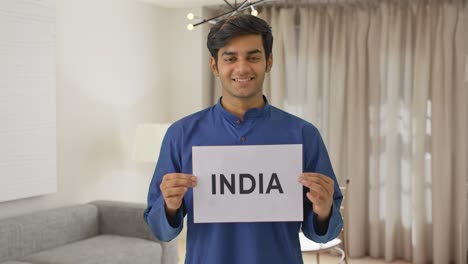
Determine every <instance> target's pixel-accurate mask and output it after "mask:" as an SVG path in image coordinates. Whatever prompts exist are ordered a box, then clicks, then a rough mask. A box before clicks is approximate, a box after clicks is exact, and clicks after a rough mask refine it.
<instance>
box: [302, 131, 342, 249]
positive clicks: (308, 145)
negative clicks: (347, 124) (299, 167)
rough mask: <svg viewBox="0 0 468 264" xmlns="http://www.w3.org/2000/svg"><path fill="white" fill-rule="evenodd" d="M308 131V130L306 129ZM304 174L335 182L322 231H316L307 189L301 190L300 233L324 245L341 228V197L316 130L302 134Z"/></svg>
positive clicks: (325, 151) (334, 236)
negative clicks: (323, 177)
mask: <svg viewBox="0 0 468 264" xmlns="http://www.w3.org/2000/svg"><path fill="white" fill-rule="evenodd" d="M307 130H308V129H307ZM303 136H304V172H316V173H320V174H323V175H325V176H328V177H330V178H332V179H333V181H334V182H335V191H334V193H333V205H332V208H331V212H330V217H329V219H328V225H325V228H323V229H324V230H316V227H317V225H316V219H315V214H314V212H313V210H312V203H311V202H310V201H309V199H308V198H307V196H306V193H307V192H308V190H307V188H306V187H304V188H303V195H304V197H303V201H304V222H303V223H302V232H303V233H304V235H305V236H306V237H307V238H309V239H311V240H313V241H315V242H318V243H326V242H328V241H330V240H333V239H334V238H336V237H337V236H338V235H339V234H340V232H341V229H342V227H343V219H342V218H341V213H340V206H341V201H342V200H343V195H342V194H341V191H340V186H339V185H338V181H337V180H336V177H335V173H334V171H333V167H332V165H331V162H330V158H329V156H328V152H327V149H326V147H325V144H324V143H323V140H322V137H321V136H320V133H319V132H318V130H317V129H316V128H315V127H313V130H312V131H310V130H309V131H305V132H304V135H303Z"/></svg>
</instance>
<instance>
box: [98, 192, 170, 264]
mask: <svg viewBox="0 0 468 264" xmlns="http://www.w3.org/2000/svg"><path fill="white" fill-rule="evenodd" d="M90 204H93V205H95V206H96V207H97V208H98V216H99V233H100V234H113V235H120V236H129V237H137V238H142V239H147V240H151V241H155V242H157V243H159V244H160V245H161V248H162V251H163V255H162V258H161V261H162V262H161V263H163V264H174V263H178V246H177V239H174V240H172V241H170V242H162V241H159V240H158V239H156V238H155V237H154V235H153V233H152V232H151V230H150V229H149V227H148V226H147V225H146V223H145V221H144V219H143V213H144V211H145V209H146V206H145V205H144V204H140V203H128V202H117V201H93V202H91V203H90Z"/></svg>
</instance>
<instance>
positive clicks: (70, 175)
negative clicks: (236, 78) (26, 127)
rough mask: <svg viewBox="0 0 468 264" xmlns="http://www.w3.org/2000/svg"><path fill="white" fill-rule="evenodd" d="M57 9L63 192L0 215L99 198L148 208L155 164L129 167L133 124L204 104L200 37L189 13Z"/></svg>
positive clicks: (73, 5) (83, 3)
mask: <svg viewBox="0 0 468 264" xmlns="http://www.w3.org/2000/svg"><path fill="white" fill-rule="evenodd" d="M56 2H57V35H56V37H57V46H56V48H57V54H56V57H57V141H58V142H57V145H58V147H57V156H58V160H57V162H58V165H57V166H58V168H57V172H58V192H57V193H55V194H51V195H45V196H39V197H33V198H27V199H22V200H16V201H11V202H3V203H0V218H4V217H8V216H14V215H19V214H23V213H26V212H32V211H37V210H41V209H46V208H54V207H58V206H64V205H69V204H75V203H82V202H88V201H91V200H95V199H113V200H122V201H135V202H145V201H146V194H147V188H148V184H149V181H150V179H151V176H152V172H153V169H154V164H143V163H137V162H134V161H132V160H131V153H132V147H133V136H134V133H135V128H136V124H138V123H141V122H171V121H174V120H175V119H177V118H180V117H182V116H183V115H185V114H188V113H191V112H194V111H197V110H200V109H201V108H202V105H203V96H202V90H203V89H202V82H203V79H204V78H202V77H201V76H200V75H201V74H202V73H201V72H202V70H201V61H200V60H201V55H200V48H201V45H202V44H201V42H202V31H193V32H190V33H189V32H188V31H187V30H186V28H185V26H186V20H184V18H185V11H181V10H177V9H167V8H162V7H157V6H154V5H151V4H147V3H143V2H137V1H132V0H58V1H56ZM178 32H180V33H181V34H178ZM175 99H177V100H175ZM19 107H20V106H19ZM21 107H22V106H21Z"/></svg>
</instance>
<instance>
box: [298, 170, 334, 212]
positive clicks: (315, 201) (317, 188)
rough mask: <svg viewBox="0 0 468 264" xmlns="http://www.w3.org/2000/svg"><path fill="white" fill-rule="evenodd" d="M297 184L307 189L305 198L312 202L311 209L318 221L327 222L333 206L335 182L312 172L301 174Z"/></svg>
mask: <svg viewBox="0 0 468 264" xmlns="http://www.w3.org/2000/svg"><path fill="white" fill-rule="evenodd" d="M299 182H300V183H302V185H304V186H305V187H307V188H309V192H308V193H307V198H308V199H309V200H310V201H311V202H312V205H313V207H312V209H313V210H314V213H315V214H317V216H318V220H319V221H325V220H327V219H328V217H329V216H330V212H331V207H332V204H333V193H334V192H335V182H334V181H333V180H332V179H331V178H330V177H327V176H325V175H323V174H320V173H313V172H304V173H302V174H301V176H300V177H299Z"/></svg>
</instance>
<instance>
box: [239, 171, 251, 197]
mask: <svg viewBox="0 0 468 264" xmlns="http://www.w3.org/2000/svg"><path fill="white" fill-rule="evenodd" d="M239 178H240V183H239V185H240V194H248V193H252V192H253V191H254V190H255V178H254V177H253V176H252V175H250V174H246V173H241V174H239ZM244 179H250V182H251V183H252V184H251V185H250V189H248V190H247V189H245V188H244Z"/></svg>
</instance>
